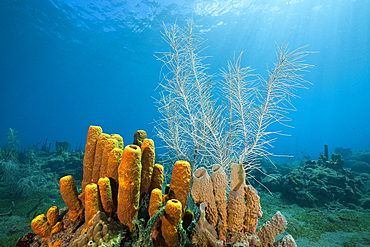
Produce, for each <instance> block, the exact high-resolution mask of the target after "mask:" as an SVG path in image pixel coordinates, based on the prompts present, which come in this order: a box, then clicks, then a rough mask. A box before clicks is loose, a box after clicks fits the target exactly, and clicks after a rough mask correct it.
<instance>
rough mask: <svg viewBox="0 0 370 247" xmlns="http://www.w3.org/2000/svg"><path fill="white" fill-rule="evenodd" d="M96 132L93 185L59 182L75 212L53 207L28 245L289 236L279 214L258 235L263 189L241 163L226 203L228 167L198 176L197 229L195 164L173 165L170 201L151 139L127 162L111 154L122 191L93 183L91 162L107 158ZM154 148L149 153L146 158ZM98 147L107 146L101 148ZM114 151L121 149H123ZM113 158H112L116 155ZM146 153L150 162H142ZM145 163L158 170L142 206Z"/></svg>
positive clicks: (126, 155) (202, 242) (127, 153)
mask: <svg viewBox="0 0 370 247" xmlns="http://www.w3.org/2000/svg"><path fill="white" fill-rule="evenodd" d="M97 133H102V129H101V128H100V127H97V126H94V127H90V128H89V131H88V138H87V143H88V144H89V145H86V149H87V150H88V152H89V153H88V155H89V157H90V158H91V159H92V160H89V159H87V158H86V159H84V160H85V162H87V163H86V164H88V165H86V166H84V171H86V172H88V173H89V174H90V175H88V176H86V175H84V176H83V177H84V181H83V182H82V184H84V183H87V184H86V186H85V188H84V190H83V191H82V192H81V193H80V194H78V191H77V188H76V184H75V181H74V179H73V177H72V176H70V175H68V176H65V177H62V178H61V179H60V193H61V195H62V198H63V200H64V202H65V204H66V205H67V207H68V209H62V210H58V208H56V207H52V208H50V210H49V211H48V214H47V216H45V215H40V216H37V217H36V218H35V219H34V220H33V221H32V223H31V226H32V229H33V230H34V232H35V233H36V234H37V235H38V236H37V235H36V236H34V237H33V240H32V241H30V240H29V239H25V241H28V243H29V244H30V245H29V246H31V244H32V243H33V244H35V246H36V245H37V246H47V245H48V246H118V245H121V246H122V244H124V245H125V246H131V245H132V246H138V244H144V245H145V246H155V247H159V246H165V247H172V246H188V245H189V244H190V240H189V239H190V234H191V232H192V230H193V228H194V227H195V229H194V231H193V234H192V237H191V239H192V241H193V243H194V244H198V245H199V246H210V245H214V246H232V245H235V244H236V245H238V244H239V245H240V244H248V246H269V244H270V243H273V241H274V238H275V236H276V235H274V234H275V233H280V232H283V231H284V229H285V226H286V224H285V226H284V224H281V223H280V221H281V219H283V216H280V214H277V216H275V217H274V218H273V219H272V220H271V223H266V224H265V225H266V226H265V227H263V228H262V229H261V230H260V231H259V232H257V234H256V233H255V232H256V227H257V222H258V218H260V217H261V216H262V211H261V206H260V204H259V196H258V195H257V191H256V190H255V189H254V188H253V187H252V186H250V185H248V186H247V185H246V184H245V178H246V174H245V171H244V167H243V165H242V164H232V165H231V167H232V168H231V190H230V192H229V202H228V201H227V197H226V190H227V176H226V173H225V171H224V170H223V167H222V166H220V165H216V166H214V167H213V169H212V170H213V174H212V177H210V176H209V175H208V172H207V170H206V169H204V168H199V169H198V170H197V171H196V172H194V174H193V175H194V182H193V187H192V191H191V194H192V196H193V200H194V202H195V203H196V204H197V205H199V211H200V218H199V219H198V222H197V225H196V226H194V224H193V223H192V221H193V219H194V214H193V212H192V211H191V210H189V209H188V210H186V205H187V202H188V194H189V190H190V182H191V170H190V164H189V163H188V162H187V161H177V162H176V163H175V164H174V166H173V169H172V177H171V182H170V185H169V187H168V189H167V190H166V194H165V195H163V194H162V189H163V188H162V186H163V174H164V172H163V166H161V165H159V164H155V165H154V162H155V158H154V155H155V150H154V143H153V141H152V140H149V139H145V140H143V142H142V145H141V148H140V147H139V146H136V145H127V146H126V147H125V149H124V151H123V154H122V157H119V156H120V155H118V156H117V157H116V156H112V157H114V160H117V161H118V160H120V166H119V168H118V182H119V185H117V184H116V183H115V179H114V178H112V177H100V178H99V180H98V182H97V183H94V182H93V178H92V176H91V175H92V174H93V172H92V171H94V167H93V166H94V164H96V165H98V166H99V164H98V162H95V161H94V159H93V158H92V157H94V158H95V157H100V156H97V155H96V153H95V152H94V151H92V150H91V149H92V147H93V146H94V143H92V142H93V140H95V142H98V140H99V137H98V136H97ZM146 140H149V141H146ZM107 142H108V140H107ZM115 142H117V141H115ZM147 144H149V147H150V148H149V149H148V153H147V154H145V152H146V151H145V150H146V149H147V147H148V146H147ZM95 148H96V149H97V148H98V149H101V148H102V147H99V146H97V145H96V143H95ZM115 148H117V149H119V146H116V147H115ZM143 150H144V151H143ZM110 153H111V155H112V151H111V152H110ZM118 153H119V152H118ZM145 155H147V156H146V157H147V158H145V159H142V157H143V156H145ZM143 163H146V165H149V166H151V167H152V168H153V172H152V176H151V177H150V179H149V178H145V177H144V178H145V179H147V180H148V182H146V186H147V187H148V190H147V195H144V196H143V198H142V200H139V198H140V188H141V182H142V179H143V176H142V169H143ZM89 164H90V165H91V164H93V165H92V166H90V165H89ZM149 173H150V172H148V173H147V174H149ZM149 185H150V186H149ZM117 186H118V187H117ZM152 188H153V189H152ZM115 190H116V192H114V191H115ZM117 190H118V193H117ZM162 204H164V205H162ZM211 204H212V206H208V205H211ZM216 205H217V206H216ZM207 207H208V209H207ZM116 208H117V211H116V210H115V209H116ZM139 209H140V211H139ZM58 213H59V214H58ZM147 215H148V216H147ZM58 216H59V217H58ZM188 228H189V229H188ZM259 236H260V237H259ZM260 239H261V240H260ZM266 239H268V240H266ZM271 239H272V240H271ZM20 241H21V240H20ZM271 241H272V242H271ZM265 242H266V244H264V243H265ZM289 242H292V240H291V238H288V237H287V238H285V239H284V240H280V242H278V243H279V244H281V246H294V245H286V243H289ZM293 242H294V240H293ZM260 243H261V244H260ZM278 243H276V244H278Z"/></svg>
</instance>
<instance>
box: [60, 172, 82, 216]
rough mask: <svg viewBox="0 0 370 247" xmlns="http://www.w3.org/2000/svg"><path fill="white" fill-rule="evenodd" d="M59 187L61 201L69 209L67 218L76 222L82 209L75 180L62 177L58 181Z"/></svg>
mask: <svg viewBox="0 0 370 247" xmlns="http://www.w3.org/2000/svg"><path fill="white" fill-rule="evenodd" d="M59 186H60V193H61V194H62V198H63V201H64V202H65V204H66V205H67V207H68V208H69V212H68V215H69V218H70V219H71V220H73V221H74V220H77V218H78V217H79V216H80V215H82V213H83V209H84V208H83V205H82V202H81V200H80V199H79V198H78V192H77V188H76V183H75V180H74V179H73V177H72V176H70V175H68V176H65V177H62V178H61V179H60V181H59Z"/></svg>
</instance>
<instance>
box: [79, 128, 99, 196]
mask: <svg viewBox="0 0 370 247" xmlns="http://www.w3.org/2000/svg"><path fill="white" fill-rule="evenodd" d="M102 132H103V130H102V128H101V127H99V126H90V127H89V130H88V132H87V138H86V145H85V155H84V160H83V180H82V184H81V189H82V193H83V192H84V191H85V187H86V185H87V184H89V183H91V182H92V172H93V166H94V158H95V149H96V143H97V142H98V138H99V136H100V134H101V133H102Z"/></svg>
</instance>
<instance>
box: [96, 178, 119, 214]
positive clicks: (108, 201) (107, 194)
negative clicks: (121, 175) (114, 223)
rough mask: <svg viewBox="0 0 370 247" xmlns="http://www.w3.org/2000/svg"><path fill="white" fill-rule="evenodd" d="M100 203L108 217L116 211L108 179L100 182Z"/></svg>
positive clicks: (101, 179)
mask: <svg viewBox="0 0 370 247" xmlns="http://www.w3.org/2000/svg"><path fill="white" fill-rule="evenodd" d="M98 186H99V193H100V201H101V205H102V207H103V210H104V212H105V214H106V215H107V217H108V218H109V217H111V216H112V214H113V213H114V212H115V211H116V209H115V207H114V203H113V197H112V189H111V184H110V180H109V178H108V177H105V178H100V179H99V181H98Z"/></svg>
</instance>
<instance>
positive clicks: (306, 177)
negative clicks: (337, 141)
mask: <svg viewBox="0 0 370 247" xmlns="http://www.w3.org/2000/svg"><path fill="white" fill-rule="evenodd" d="M326 146H327V145H326ZM325 157H326V156H325V155H322V154H321V155H320V157H319V159H318V160H317V161H312V160H308V161H306V164H305V165H304V166H303V167H299V168H298V169H295V170H293V171H291V172H290V173H289V174H287V175H286V176H284V178H285V179H283V180H282V181H281V182H282V191H283V196H284V197H285V198H286V199H288V200H289V201H294V202H295V203H298V204H299V205H301V206H308V207H314V206H323V205H325V204H330V203H331V202H335V201H337V200H339V201H340V202H341V203H343V204H345V205H350V204H359V200H360V199H361V197H362V194H363V192H364V187H365V186H364V184H363V182H362V181H361V180H360V179H358V178H356V177H355V176H354V175H353V174H352V173H351V172H349V171H348V170H346V169H343V164H344V160H343V159H342V158H341V155H340V154H333V155H332V158H331V159H330V160H326V158H325Z"/></svg>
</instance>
